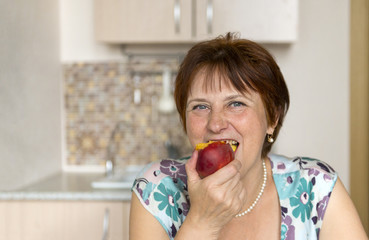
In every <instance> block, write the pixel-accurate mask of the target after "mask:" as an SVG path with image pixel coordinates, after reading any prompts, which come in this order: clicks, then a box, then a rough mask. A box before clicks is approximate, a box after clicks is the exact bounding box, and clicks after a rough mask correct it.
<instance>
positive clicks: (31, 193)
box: [0, 172, 131, 201]
mask: <svg viewBox="0 0 369 240" xmlns="http://www.w3.org/2000/svg"><path fill="white" fill-rule="evenodd" d="M103 177H104V174H102V173H67V172H59V173H57V174H55V175H53V176H50V177H48V178H45V179H43V180H41V181H39V182H37V183H34V184H32V185H29V186H27V187H25V188H22V189H19V190H15V191H5V192H1V191H0V200H86V201H130V199H131V191H130V189H96V188H93V187H91V183H92V182H93V181H95V180H98V179H100V178H103Z"/></svg>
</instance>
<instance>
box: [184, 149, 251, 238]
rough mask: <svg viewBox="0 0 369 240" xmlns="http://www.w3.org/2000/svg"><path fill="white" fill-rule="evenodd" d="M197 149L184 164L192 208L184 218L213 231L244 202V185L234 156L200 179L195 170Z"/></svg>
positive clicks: (229, 218)
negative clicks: (221, 166) (225, 163)
mask: <svg viewBox="0 0 369 240" xmlns="http://www.w3.org/2000/svg"><path fill="white" fill-rule="evenodd" d="M197 158H198V151H194V153H193V154H192V156H191V158H190V159H189V160H188V162H187V164H186V172H187V184H188V192H189V196H190V202H191V208H190V211H189V213H188V215H187V218H186V221H187V220H188V221H191V222H192V223H193V224H194V225H195V226H201V227H202V228H203V229H205V228H207V229H209V230H210V231H212V232H213V233H214V234H218V233H219V232H220V230H221V229H222V228H223V227H224V225H226V224H227V223H228V222H229V221H230V220H232V219H233V217H234V216H235V215H236V214H237V213H239V212H240V211H241V209H242V206H243V205H244V203H245V188H244V187H243V184H242V183H241V181H240V172H239V170H240V168H241V166H242V164H241V162H240V161H238V160H236V159H235V160H233V161H232V162H230V163H229V164H228V165H226V166H225V167H223V168H221V169H219V170H218V171H216V172H215V173H213V174H212V175H209V176H207V177H205V178H203V179H201V178H200V176H199V175H198V173H197V171H196V162H197Z"/></svg>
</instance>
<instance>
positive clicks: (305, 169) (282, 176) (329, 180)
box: [269, 155, 337, 195]
mask: <svg viewBox="0 0 369 240" xmlns="http://www.w3.org/2000/svg"><path fill="white" fill-rule="evenodd" d="M269 157H270V160H271V165H272V172H273V178H274V181H275V184H276V187H277V190H279V191H283V192H284V193H285V194H292V193H294V192H296V191H298V188H299V186H300V185H301V184H302V185H304V186H305V185H306V187H307V188H309V189H310V188H311V190H314V192H316V193H315V194H323V195H326V194H328V193H330V192H331V191H332V190H333V187H334V185H335V183H336V181H337V173H336V172H335V171H334V169H333V168H332V167H331V166H330V165H329V164H328V163H326V162H323V161H321V160H318V159H314V158H308V157H292V158H289V157H285V156H281V155H270V156H269ZM313 187H314V189H313ZM281 188H282V189H281ZM286 188H288V190H289V191H287V192H286Z"/></svg>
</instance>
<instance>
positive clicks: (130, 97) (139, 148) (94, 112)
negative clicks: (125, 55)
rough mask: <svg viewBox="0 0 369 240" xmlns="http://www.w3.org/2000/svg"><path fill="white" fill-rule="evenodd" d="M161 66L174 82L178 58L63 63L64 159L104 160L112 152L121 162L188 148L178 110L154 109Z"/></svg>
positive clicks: (179, 152) (82, 162) (181, 152)
mask: <svg viewBox="0 0 369 240" xmlns="http://www.w3.org/2000/svg"><path fill="white" fill-rule="evenodd" d="M164 66H169V68H170V69H171V70H172V78H171V80H172V83H173V81H174V78H175V74H176V70H177V67H178V63H177V62H176V61H168V60H166V61H164V60H146V61H143V60H136V61H124V62H101V63H73V64H65V65H64V66H63V73H64V93H65V94H64V97H65V127H66V148H67V149H66V152H67V164H68V165H74V166H76V165H77V166H82V165H104V164H105V160H106V158H107V156H108V155H110V156H112V157H113V158H114V159H115V161H116V164H117V166H119V167H123V166H125V165H127V164H128V165H133V164H146V163H148V162H150V161H155V160H158V159H161V158H164V157H167V156H168V154H169V153H170V156H173V157H176V156H185V155H188V154H190V153H191V147H190V145H189V143H188V141H187V138H186V135H185V134H184V132H183V129H182V126H181V124H180V121H179V117H178V114H177V112H176V110H175V111H173V112H171V113H160V112H159V111H158V100H159V98H160V96H161V93H162V70H163V67H164ZM172 86H173V84H172ZM135 92H136V101H134V98H135V97H134V95H135V94H134V93H135ZM139 92H140V93H141V94H137V93H139ZM140 96H141V97H140ZM114 129H115V131H114ZM113 132H114V134H112V133H113ZM108 149H109V150H108ZM168 150H169V151H168Z"/></svg>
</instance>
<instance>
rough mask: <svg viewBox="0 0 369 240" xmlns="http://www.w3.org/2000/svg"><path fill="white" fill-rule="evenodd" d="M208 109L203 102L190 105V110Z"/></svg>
mask: <svg viewBox="0 0 369 240" xmlns="http://www.w3.org/2000/svg"><path fill="white" fill-rule="evenodd" d="M206 109H208V106H206V105H204V104H198V105H195V106H193V107H192V110H206Z"/></svg>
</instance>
